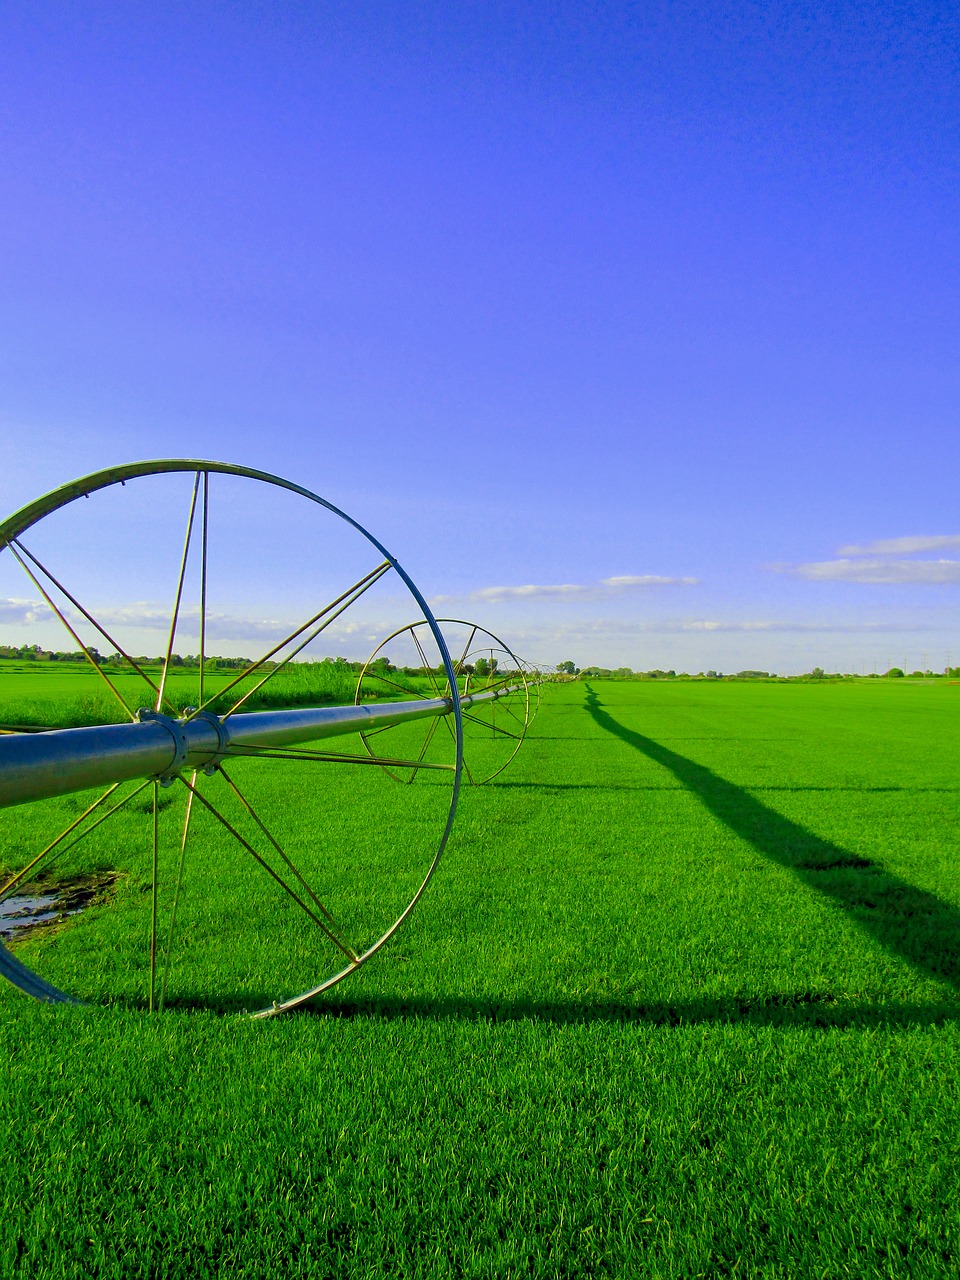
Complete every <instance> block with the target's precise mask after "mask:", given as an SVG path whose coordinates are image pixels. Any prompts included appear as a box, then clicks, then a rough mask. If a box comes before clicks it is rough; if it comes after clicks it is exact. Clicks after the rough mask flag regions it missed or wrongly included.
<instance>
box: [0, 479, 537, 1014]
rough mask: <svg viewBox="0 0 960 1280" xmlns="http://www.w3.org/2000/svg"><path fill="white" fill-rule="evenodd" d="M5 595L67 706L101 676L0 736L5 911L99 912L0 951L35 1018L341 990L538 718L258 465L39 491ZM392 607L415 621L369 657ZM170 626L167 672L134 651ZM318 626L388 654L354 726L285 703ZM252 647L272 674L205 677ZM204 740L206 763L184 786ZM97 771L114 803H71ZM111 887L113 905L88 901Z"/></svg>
mask: <svg viewBox="0 0 960 1280" xmlns="http://www.w3.org/2000/svg"><path fill="white" fill-rule="evenodd" d="M164 597H166V600H167V601H168V602H169V603H168V604H166V605H164V604H163V598H164ZM0 600H2V601H4V602H5V605H6V609H7V612H8V613H9V614H12V615H13V617H14V618H15V619H18V620H20V621H22V622H23V623H24V624H25V625H28V626H33V625H39V624H41V623H42V622H44V621H45V620H47V619H54V618H55V619H56V620H57V623H58V624H59V626H60V627H61V628H62V629H63V633H64V636H65V639H66V643H65V650H67V651H70V652H73V653H76V654H82V655H83V660H82V662H81V664H80V669H82V670H88V669H89V668H92V669H93V670H94V671H95V672H96V675H97V679H98V682H99V688H100V689H101V697H100V698H98V699H97V698H95V699H91V698H90V697H89V695H85V696H82V697H80V698H77V697H71V683H72V682H76V684H77V686H78V687H80V685H81V684H83V687H85V688H88V687H89V681H88V680H87V681H86V682H80V681H77V677H76V672H77V670H78V664H76V663H74V662H71V661H68V660H67V659H66V655H64V660H63V661H61V662H58V663H45V664H43V674H42V676H40V675H38V676H37V677H36V680H35V684H36V683H37V682H39V683H40V684H43V682H44V681H48V682H51V683H49V685H48V688H49V689H50V690H51V691H55V692H56V693H57V694H58V695H59V696H60V697H61V698H62V701H63V704H64V708H65V711H67V712H69V717H68V720H67V723H69V725H70V727H69V728H63V727H62V726H63V724H64V719H63V718H62V717H61V718H60V719H59V720H58V719H57V718H56V717H50V719H53V720H54V722H55V723H54V724H50V723H49V722H48V720H45V719H44V714H43V711H42V709H38V710H37V711H36V714H34V715H32V716H31V715H28V716H26V717H24V716H23V715H22V714H21V715H20V717H19V719H21V720H23V719H27V720H32V721H33V723H32V724H29V725H28V726H25V725H22V724H6V725H4V726H2V729H0V804H6V805H10V804H16V805H18V808H17V810H16V816H15V820H11V818H12V817H13V815H8V817H7V820H6V821H4V822H3V824H2V826H0V912H2V911H3V910H4V905H5V903H10V902H11V901H14V900H18V901H19V900H22V899H23V896H24V895H25V894H30V893H33V894H35V895H40V894H43V893H50V892H52V891H53V890H55V889H60V890H62V889H63V888H64V886H67V887H70V886H74V887H77V888H78V889H82V890H83V891H84V892H86V893H87V894H88V896H89V895H92V896H93V900H94V905H93V906H92V907H90V908H89V910H88V911H87V912H86V913H85V915H84V918H83V919H82V920H80V921H78V922H77V923H76V924H75V926H74V927H73V928H71V929H69V930H47V931H42V930H35V931H31V932H30V933H29V934H28V935H25V936H24V938H23V939H22V941H20V942H18V943H17V945H16V948H15V950H11V949H9V948H7V947H4V946H3V944H2V943H0V972H2V973H3V974H4V976H5V977H7V978H8V979H9V980H10V981H12V982H14V983H15V984H16V985H17V986H18V987H20V988H21V989H22V990H23V991H25V992H27V993H28V994H30V995H33V996H35V997H36V998H38V999H42V1000H49V1001H76V1000H102V999H105V998H106V999H109V1000H114V1001H118V1002H121V1003H130V1004H133V1005H142V1004H146V1006H147V1007H148V1008H150V1009H155V1008H161V1007H163V1005H164V1004H165V1003H166V1004H167V1005H171V1004H176V1005H179V1006H181V1007H183V1006H191V1007H192V1006H205V1005H212V1006H214V1007H225V1006H226V1007H236V1008H243V1009H245V1010H248V1011H251V1012H254V1013H255V1014H256V1015H257V1016H267V1015H270V1014H272V1013H275V1012H279V1011H281V1010H284V1009H290V1008H292V1007H295V1006H297V1005H299V1004H302V1003H304V1002H305V1001H307V1000H310V999H312V998H314V997H315V996H317V995H319V994H320V993H321V992H323V991H326V990H328V989H329V988H330V987H332V986H334V985H335V984H336V983H337V982H339V981H340V980H341V979H342V978H344V977H346V976H347V975H348V974H350V973H352V972H354V971H355V970H357V969H358V968H359V967H360V966H361V965H363V964H364V963H365V962H366V961H367V960H368V959H370V957H372V956H373V955H375V954H376V953H377V952H378V951H380V949H381V948H382V947H383V946H384V945H385V944H386V943H387V942H388V941H389V939H390V938H392V937H393V936H394V934H395V933H396V932H397V930H398V929H399V928H400V926H401V925H402V924H403V922H404V921H405V920H406V919H407V917H408V916H409V915H410V913H411V911H412V910H413V908H414V907H415V905H416V903H417V901H418V900H419V898H420V896H421V895H422V893H423V892H424V890H425V889H426V887H427V885H428V883H429V882H430V879H431V877H432V876H433V874H434V872H435V870H436V868H437V865H438V863H439V861H440V858H441V856H442V854H443V851H444V848H445V846H446V844H447V840H448V838H449V835H450V830H451V825H452V823H453V817H454V813H455V810H456V806H457V799H458V794H459V790H460V785H461V778H462V779H463V781H464V782H466V783H467V784H473V785H481V784H483V783H486V782H489V781H490V780H491V779H493V778H495V777H497V776H498V775H499V774H500V773H501V772H502V771H503V769H505V768H506V767H507V765H508V764H509V763H510V761H511V760H512V759H513V757H514V756H515V755H516V752H517V751H518V750H519V747H520V745H521V743H522V741H523V738H524V735H525V734H526V732H527V729H528V727H529V725H530V723H531V720H532V719H533V716H534V715H535V713H536V709H537V707H538V706H539V694H540V689H539V684H540V682H539V679H538V678H537V673H536V672H535V671H534V670H533V668H531V667H530V666H529V665H528V664H525V663H523V662H521V661H520V660H519V659H518V658H517V657H516V655H515V654H514V653H513V652H512V651H511V650H510V649H509V648H508V647H507V646H506V645H505V644H504V643H503V641H501V640H500V639H498V638H497V637H496V636H494V635H493V634H492V633H491V632H489V631H487V630H485V629H484V628H482V627H480V626H478V625H475V624H473V623H468V622H465V621H463V620H460V619H440V620H438V619H435V618H434V616H433V614H432V613H431V611H430V608H429V606H428V605H427V603H426V601H425V600H424V598H423V596H422V595H421V593H420V592H419V590H418V589H417V587H416V586H415V585H414V583H413V582H412V581H411V579H410V578H409V576H408V575H407V574H406V572H405V571H404V570H403V569H402V568H401V566H400V565H399V564H398V563H397V561H396V559H395V558H394V557H393V556H392V555H391V554H390V553H389V552H388V551H387V550H386V549H385V548H384V547H383V545H382V544H381V543H380V542H378V541H377V539H376V538H375V537H374V536H373V535H372V534H371V533H369V532H368V531H367V530H366V529H364V528H363V527H362V526H361V525H360V524H359V523H358V522H357V521H355V520H353V519H352V518H351V517H350V516H348V515H346V514H345V513H344V512H343V511H341V510H339V509H338V508H337V507H335V506H333V505H332V504H331V503H329V502H327V501H326V500H325V499H323V498H321V497H319V496H318V495H316V494H314V493H311V492H310V491H309V490H307V489H305V488H303V487H301V486H299V485H296V484H294V483H292V482H290V481H287V480H283V479H281V478H279V477H277V476H273V475H269V474H267V473H264V472H260V471H256V470H253V469H250V468H245V467H239V466H232V465H229V464H224V463H217V462H206V461H196V460H185V459H168V460H161V461H154V462H144V463H135V464H130V465H127V466H122V467H116V468H112V469H110V470H108V471H102V472H98V473H96V474H95V475H92V476H87V477H85V478H83V479H81V480H78V481H76V482H74V483H72V484H69V485H66V486H64V487H62V488H60V489H58V490H55V491H54V492H53V493H51V494H48V495H46V496H45V497H43V498H40V499H38V500H37V501H36V502H33V503H31V504H29V505H28V506H26V507H24V508H23V509H21V510H20V511H18V512H17V513H15V514H14V515H13V516H11V517H9V518H8V519H7V520H5V521H3V522H2V523H0ZM158 600H159V601H160V603H158ZM398 613H399V614H400V616H401V617H402V616H403V614H404V613H405V614H406V615H407V618H408V619H409V618H410V617H411V615H412V616H413V621H409V620H408V621H406V622H404V624H403V625H402V626H399V627H397V626H395V627H394V628H393V629H392V630H391V631H390V634H389V635H388V636H387V639H385V640H382V641H377V640H376V637H377V636H378V635H382V634H383V632H384V630H386V629H388V628H387V627H385V625H384V621H385V619H389V618H390V617H394V618H396V617H397V615H398ZM282 618H290V619H294V620H295V621H291V622H290V623H288V624H287V625H286V626H285V627H284V625H283V624H282V623H281V621H280V619H282ZM161 632H162V637H163V661H162V663H161V664H160V665H159V668H156V667H154V666H150V665H149V664H148V663H147V661H146V660H145V659H144V658H143V657H140V656H138V654H137V652H136V651H137V649H138V648H149V645H148V640H149V639H153V640H154V647H156V637H157V636H158V635H160V634H161ZM324 632H327V639H328V640H333V641H339V640H340V639H344V640H346V639H348V638H349V640H350V642H351V643H352V644H354V645H355V644H356V642H357V640H358V639H363V638H368V637H369V638H370V639H371V640H373V641H374V647H373V650H372V653H371V657H370V659H369V660H368V661H367V663H366V664H365V665H364V667H363V669H362V671H361V672H360V675H359V679H358V681H357V684H356V689H355V692H354V695H353V706H352V708H350V707H347V706H345V705H344V703H345V701H346V700H345V699H344V698H343V697H342V696H340V697H339V698H338V699H337V703H338V705H336V706H330V707H324V706H320V707H318V708H316V707H315V708H312V709H307V710H303V709H302V708H300V707H299V706H298V707H297V708H296V709H295V710H273V709H271V708H274V707H284V706H285V705H288V703H286V701H285V697H286V695H285V693H284V680H285V679H286V680H288V681H289V679H290V678H291V676H292V675H293V674H295V673H296V671H297V667H296V666H295V665H292V664H294V663H295V660H296V659H297V658H298V656H299V655H301V654H302V653H303V651H304V650H305V649H307V647H308V646H309V645H310V644H312V643H313V642H314V641H316V640H317V639H318V637H319V636H320V635H321V634H323V633H324ZM138 638H139V641H140V642H139V643H138ZM241 645H242V646H243V647H246V648H255V647H258V650H259V656H258V657H257V658H255V659H252V660H245V661H243V662H242V663H241V664H240V665H239V666H238V665H237V664H236V663H235V662H234V663H232V664H231V663H229V662H227V661H225V660H223V659H220V658H214V657H211V655H212V654H215V653H217V652H222V651H224V650H227V649H231V648H232V649H233V650H234V651H236V649H237V648H238V647H239V646H241ZM185 647H189V648H190V649H191V650H192V651H193V652H192V653H190V654H188V656H187V659H186V660H184V659H183V657H182V651H183V649H184V648H185ZM104 655H110V656H109V659H106V660H105V657H104ZM37 670H38V671H39V670H40V668H39V667H38V668H37ZM51 700H52V699H51V698H50V697H47V698H45V699H44V700H43V701H42V702H38V708H42V707H43V706H49V705H50V702H51ZM385 708H386V709H385ZM117 721H124V722H126V725H127V728H126V730H117V729H109V730H108V729H104V730H99V729H95V728H93V727H92V726H96V725H98V724H108V723H110V722H117ZM151 722H153V726H152V729H151V730H150V731H151V732H155V731H157V729H156V726H157V723H160V724H162V725H163V726H164V727H165V728H166V729H167V730H168V731H169V733H170V735H171V739H170V740H171V742H173V743H181V744H182V749H180V748H178V752H179V754H177V755H176V758H175V760H174V762H173V764H172V765H170V766H169V767H167V768H165V770H164V771H163V773H162V776H161V775H160V774H157V773H156V772H154V773H152V774H150V773H147V774H145V775H142V776H133V775H132V774H131V768H134V769H135V768H136V762H135V761H134V763H133V764H131V761H132V760H134V756H136V752H137V751H138V750H140V747H139V746H137V745H136V744H135V740H136V743H139V742H140V739H141V737H143V736H144V735H145V734H146V732H147V731H148V728H149V727H150V724H151ZM268 723H269V725H271V726H278V728H277V729H276V731H275V732H274V736H273V739H272V740H270V741H268V742H267V744H266V745H263V742H262V739H263V735H262V734H261V737H260V738H258V737H257V733H258V732H259V731H260V730H262V728H263V726H264V725H265V724H268ZM131 726H135V727H134V728H131ZM143 726H147V728H143ZM272 732H273V730H272ZM204 734H206V735H207V737H208V738H209V737H211V735H213V734H215V738H212V740H213V741H215V743H216V750H215V751H211V752H208V755H207V756H206V757H204V758H203V759H205V760H206V763H205V764H202V763H201V764H200V765H196V766H195V767H190V766H189V764H188V763H187V762H188V761H189V760H190V759H191V758H193V759H194V760H195V761H196V759H197V757H196V755H194V757H190V755H189V754H188V750H187V745H188V743H189V742H190V741H194V742H196V741H199V740H200V738H202V736H203V735H204ZM36 735H39V737H38V736H36ZM191 735H192V737H191ZM341 735H345V736H341ZM161 736H162V735H161ZM267 737H269V735H267ZM333 737H336V738H337V742H335V743H331V741H330V739H331V738H333ZM244 739H246V740H244ZM251 742H252V743H253V744H254V745H251ZM258 744H259V745H258ZM171 751H172V748H171ZM68 759H69V761H70V762H71V763H70V767H69V768H68V767H67V764H66V763H65V762H66V761H67V760H68ZM37 760H40V761H41V764H40V765H37V764H36V763H31V764H30V766H29V768H28V767H27V766H26V765H25V763H24V762H25V761H31V762H36V761H37ZM117 761H121V764H120V765H119V766H118V765H117V763H116V762H117ZM87 766H89V768H87ZM71 769H72V770H73V772H72V773H71V772H70V770H71ZM111 770H114V773H111ZM41 775H42V776H41ZM88 775H89V777H90V778H93V777H94V776H96V777H97V778H99V779H100V780H101V785H98V786H96V787H94V786H92V785H90V786H89V787H87V788H86V789H81V790H78V789H77V785H76V783H77V780H78V779H80V780H82V781H84V782H86V781H87V779H88ZM71 778H72V779H73V781H72V782H71V781H70V779H71ZM114 778H115V779H116V780H114ZM103 779H108V784H107V785H103ZM398 784H400V785H398ZM411 784H416V785H411ZM36 795H41V796H43V797H45V798H42V799H31V797H33V796H36ZM105 886H109V893H110V895H111V896H112V901H113V905H109V904H105V903H103V902H100V904H99V905H97V902H98V895H102V893H103V892H104V887H105ZM117 906H122V907H123V910H117V909H116V907H117ZM68 992H69V994H68Z"/></svg>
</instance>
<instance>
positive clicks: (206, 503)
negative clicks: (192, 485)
mask: <svg viewBox="0 0 960 1280" xmlns="http://www.w3.org/2000/svg"><path fill="white" fill-rule="evenodd" d="M209 507H210V473H209V471H204V473H203V507H202V509H201V512H200V517H201V521H202V523H201V525H200V692H199V693H198V694H197V702H199V704H200V705H201V706H203V674H204V667H205V665H206V657H207V518H208V514H209Z"/></svg>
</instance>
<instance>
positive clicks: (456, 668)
mask: <svg viewBox="0 0 960 1280" xmlns="http://www.w3.org/2000/svg"><path fill="white" fill-rule="evenodd" d="M435 622H436V623H437V626H438V627H440V628H442V627H444V626H459V627H465V628H468V629H469V630H470V632H471V636H470V638H469V639H468V642H467V647H466V648H465V649H464V651H463V653H462V654H461V655H460V658H459V659H457V660H453V659H451V662H452V670H453V674H454V676H455V677H457V678H459V677H460V674H461V669H462V667H463V666H464V665H466V662H467V658H468V656H469V655H468V652H467V650H468V649H470V646H471V644H472V642H473V637H474V636H475V635H483V636H487V637H488V638H489V639H490V640H492V641H493V642H494V644H493V646H483V647H484V648H488V647H492V648H494V649H498V650H500V651H502V652H503V653H505V654H507V655H508V657H509V658H510V659H511V661H512V662H513V663H514V671H515V672H516V675H517V676H518V677H519V679H520V681H521V682H522V684H523V707H524V716H523V722H522V727H521V732H520V734H519V735H518V737H517V741H516V745H515V746H514V748H513V750H512V751H511V752H510V754H509V756H507V758H506V759H505V760H504V761H503V762H502V764H500V765H499V766H498V767H497V768H496V769H494V770H493V772H491V773H487V774H485V775H484V777H482V778H480V779H479V780H478V779H476V778H474V777H473V776H472V774H471V771H470V765H469V762H468V761H465V762H464V772H465V773H466V775H467V780H468V781H469V782H470V783H471V785H473V786H484V785H485V784H486V783H488V782H490V781H492V780H493V779H494V778H496V777H498V776H499V775H500V774H501V773H502V772H503V771H504V769H506V768H507V766H508V765H509V764H511V763H512V761H513V760H514V758H515V757H516V754H517V752H518V751H519V750H520V748H521V746H522V745H523V741H524V738H525V737H526V734H527V730H528V729H529V727H530V724H531V721H532V716H531V710H530V686H529V681H528V680H527V675H526V671H525V664H524V663H523V662H522V661H521V660H520V659H519V658H518V657H517V655H516V654H515V653H514V652H513V650H512V649H511V648H510V647H509V646H508V645H507V644H505V643H504V641H503V640H501V639H500V637H499V636H497V635H495V634H494V633H493V632H492V631H490V630H488V628H486V627H481V626H480V625H479V624H478V623H475V622H467V621H466V620H465V619H463V618H436V619H435ZM422 625H423V623H422V622H412V623H408V624H407V625H406V626H404V627H398V628H397V629H396V630H395V631H393V632H391V634H390V635H388V636H387V637H386V639H384V640H382V641H381V642H380V644H379V645H378V646H377V648H376V649H375V650H374V651H373V653H372V654H371V655H370V657H369V658H368V659H367V661H366V663H365V664H364V667H363V670H362V671H361V672H360V675H359V676H358V678H357V693H356V699H355V701H356V703H357V705H360V699H361V690H362V687H363V680H364V677H365V676H366V675H367V673H368V671H369V670H370V668H371V666H372V664H373V663H374V662H375V661H376V659H377V656H378V655H379V654H381V653H382V652H383V650H384V649H386V647H387V645H388V644H390V643H391V641H393V640H396V639H397V638H398V637H400V636H402V635H403V634H404V633H406V632H414V631H415V630H416V629H417V628H418V627H421V626H422ZM448 649H449V646H448ZM471 653H472V650H471ZM458 692H459V686H458ZM461 697H462V694H461ZM360 737H361V740H362V741H363V743H364V746H365V747H366V748H367V750H368V751H369V752H370V755H371V756H372V757H374V758H376V752H375V751H374V750H373V748H372V747H371V746H370V743H369V742H368V740H367V736H366V735H365V734H363V733H361V735H360ZM464 737H465V733H462V734H461V743H462V741H463V738H464ZM461 755H463V749H462V747H461ZM382 767H383V769H384V771H385V772H387V773H390V776H391V777H393V778H394V779H395V780H396V781H404V779H402V778H399V777H397V775H396V774H395V773H393V772H392V771H391V769H390V767H389V766H388V765H383V766H382Z"/></svg>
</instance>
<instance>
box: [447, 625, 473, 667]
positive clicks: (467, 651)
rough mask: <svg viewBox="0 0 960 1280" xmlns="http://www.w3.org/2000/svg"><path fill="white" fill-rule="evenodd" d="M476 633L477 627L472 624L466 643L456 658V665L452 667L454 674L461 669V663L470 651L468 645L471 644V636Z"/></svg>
mask: <svg viewBox="0 0 960 1280" xmlns="http://www.w3.org/2000/svg"><path fill="white" fill-rule="evenodd" d="M476 634H477V628H476V625H474V627H473V630H472V631H471V632H470V638H469V639H468V640H467V643H466V644H465V645H464V646H463V653H461V655H460V657H459V658H458V659H457V664H456V666H455V667H454V668H453V670H454V673H455V674H456V675H459V674H460V672H461V670H462V669H463V664H464V663H465V662H466V660H467V654H468V653H469V652H470V646H471V645H472V644H473V637H474V636H475V635H476Z"/></svg>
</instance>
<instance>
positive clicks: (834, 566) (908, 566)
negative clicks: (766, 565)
mask: <svg viewBox="0 0 960 1280" xmlns="http://www.w3.org/2000/svg"><path fill="white" fill-rule="evenodd" d="M953 547H957V548H960V533H938V534H922V535H920V534H917V535H913V534H911V535H910V536H909V537H906V538H880V539H878V540H877V541H876V542H865V543H863V544H862V545H860V544H853V543H851V544H850V545H849V546H846V547H841V548H840V549H839V551H838V552H837V554H836V558H835V559H833V560H811V561H808V562H807V563H806V564H775V565H771V566H770V568H772V569H773V570H774V572H776V573H790V574H793V575H794V576H795V577H798V578H806V579H807V580H808V581H809V582H865V583H870V584H873V585H884V586H887V585H909V584H911V583H913V584H916V583H923V584H927V585H935V586H942V585H944V584H946V583H954V582H960V560H948V559H944V558H940V559H938V560H934V559H930V558H920V559H912V560H907V559H905V558H904V557H906V556H917V555H918V553H920V552H924V551H943V550H946V549H948V548H953Z"/></svg>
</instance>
